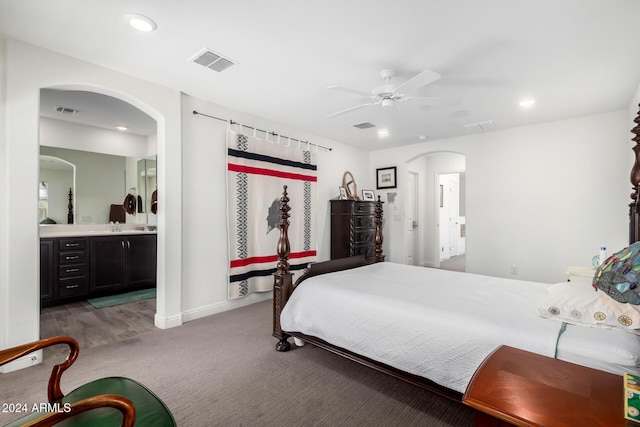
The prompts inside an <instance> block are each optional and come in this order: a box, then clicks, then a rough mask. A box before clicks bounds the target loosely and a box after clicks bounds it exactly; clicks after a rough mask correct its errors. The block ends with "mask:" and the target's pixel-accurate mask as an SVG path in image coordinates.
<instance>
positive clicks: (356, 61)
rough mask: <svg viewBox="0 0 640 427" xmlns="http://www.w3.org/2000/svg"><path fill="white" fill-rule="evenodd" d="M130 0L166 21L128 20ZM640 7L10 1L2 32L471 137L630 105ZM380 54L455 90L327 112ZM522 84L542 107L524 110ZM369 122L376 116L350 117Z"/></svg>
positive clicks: (323, 129) (267, 109)
mask: <svg viewBox="0 0 640 427" xmlns="http://www.w3.org/2000/svg"><path fill="white" fill-rule="evenodd" d="M132 12H135V13H141V14H144V15H147V16H149V17H150V18H152V19H153V20H155V22H156V23H157V25H158V28H157V30H156V31H155V32H152V33H139V32H136V31H134V30H133V29H131V28H130V27H129V26H128V25H127V24H126V23H125V21H124V19H123V16H124V15H125V14H127V13H132ZM639 19H640V1H637V0H607V1H604V0H537V1H533V0H529V1H524V0H484V1H478V0H457V1H452V0H395V1H393V2H390V1H388V0H387V1H378V0H373V1H372V0H348V1H347V0H340V1H337V0H329V1H323V2H320V1H316V2H308V1H300V0H272V1H255V0H217V1H212V0H183V1H180V2H177V1H157V0H139V1H136V2H131V1H127V0H110V1H102V2H96V1H91V2H89V1H83V0H56V1H50V0H4V1H2V2H0V33H1V34H4V35H6V36H7V37H10V38H14V39H17V40H22V41H24V42H28V43H32V44H35V45H39V46H42V47H44V48H47V49H50V50H53V51H57V52H61V53H63V54H66V55H69V56H72V57H76V58H79V59H82V60H85V61H88V62H92V63H96V64H99V65H102V66H105V67H108V68H112V69H114V70H118V71H121V72H124V73H128V74H133V75H136V76H138V77H141V78H143V79H146V80H149V81H153V82H156V83H159V84H161V85H164V86H168V87H171V88H175V89H178V90H181V91H183V92H185V93H187V94H190V95H193V96H195V97H198V98H201V99H204V100H209V101H212V102H215V103H217V104H220V105H223V106H226V107H229V108H231V109H234V110H238V111H243V112H247V113H250V114H253V115H256V116H259V117H263V118H265V119H269V120H272V121H274V122H277V123H282V124H284V125H287V126H290V127H294V128H298V129H303V130H305V131H309V132H313V133H316V134H319V135H323V136H326V137H328V138H332V139H335V140H338V141H342V142H345V143H348V144H354V145H358V146H362V147H367V148H372V149H375V148H381V147H384V146H397V145H406V144H412V143H417V142H420V140H419V139H418V137H419V135H425V136H427V137H428V138H429V139H440V138H447V137H452V136H456V135H465V134H468V133H469V132H470V131H469V130H468V129H465V128H464V127H463V126H462V125H464V124H469V123H474V122H481V121H487V120H495V122H496V124H497V127H498V129H502V128H508V127H513V126H520V125H524V124H528V123H539V122H546V121H552V120H558V119H563V118H567V117H574V116H581V115H587V114H593V113H599V112H603V111H611V110H615V109H620V108H626V107H628V104H629V102H630V101H631V98H632V95H633V93H634V91H635V89H636V88H637V87H638V84H640V55H638V52H639V50H640V48H639V47H638V42H637V41H636V40H637V31H638V20H639ZM203 48H209V49H211V50H213V51H214V52H216V53H218V54H221V55H223V56H225V57H227V58H229V59H231V60H232V61H234V62H235V63H236V64H235V65H234V66H232V67H231V68H229V69H227V70H225V71H223V72H220V73H218V72H215V71H212V70H209V69H207V68H205V67H202V66H200V65H197V64H194V63H193V62H190V61H189V59H190V58H192V57H193V56H194V55H195V54H196V53H198V52H199V51H200V50H202V49H203ZM385 68H393V69H395V70H396V72H397V76H396V78H395V79H394V82H396V83H401V82H403V81H405V80H407V79H409V78H410V77H412V76H414V75H416V74H417V73H419V72H420V71H422V70H425V69H429V70H433V71H435V72H437V73H439V74H441V75H442V78H441V79H440V80H438V81H436V82H435V83H433V84H430V85H428V86H426V87H424V88H423V89H421V90H420V91H419V93H417V95H422V96H437V97H446V98H453V99H459V100H460V103H459V104H458V105H450V106H441V107H424V106H419V105H412V104H410V103H406V104H396V106H395V107H394V109H393V110H392V111H391V114H386V113H389V112H390V111H389V110H384V111H382V110H381V109H380V108H379V107H368V108H363V109H359V110H356V111H353V112H350V113H346V114H343V115H340V116H337V117H333V118H327V117H326V116H327V115H329V114H331V113H334V112H336V111H340V110H343V109H345V108H348V107H351V106H355V105H358V104H361V103H364V102H366V101H367V100H366V99H363V98H361V97H359V96H357V95H354V94H349V93H342V92H337V91H332V90H328V89H327V86H330V85H338V86H345V87H350V88H354V89H359V90H363V91H370V90H371V89H372V88H373V87H375V86H378V85H380V84H381V83H382V82H383V81H382V79H381V77H380V75H379V72H380V70H382V69H385ZM528 96H531V97H534V98H535V99H536V101H537V102H536V104H535V106H534V107H533V108H530V109H528V110H522V109H520V108H519V106H518V101H519V100H520V99H521V98H523V97H528ZM203 112H204V113H206V111H203ZM228 119H233V117H228ZM363 121H368V122H371V123H374V124H375V125H376V127H374V128H371V129H366V130H360V129H357V128H354V127H353V126H352V125H353V124H355V123H360V122H363ZM247 124H248V125H251V124H250V123H247ZM383 127H384V128H387V129H388V130H389V136H388V137H386V138H379V137H378V136H377V134H376V131H377V130H378V129H380V128H383ZM273 130H275V131H277V129H273Z"/></svg>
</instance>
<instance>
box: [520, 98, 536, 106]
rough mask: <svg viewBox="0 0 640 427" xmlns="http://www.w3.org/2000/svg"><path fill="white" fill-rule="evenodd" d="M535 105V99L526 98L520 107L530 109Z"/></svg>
mask: <svg viewBox="0 0 640 427" xmlns="http://www.w3.org/2000/svg"><path fill="white" fill-rule="evenodd" d="M535 103H536V100H535V99H533V98H525V99H523V100H522V101H520V106H521V107H522V108H529V107H532V106H533V104H535Z"/></svg>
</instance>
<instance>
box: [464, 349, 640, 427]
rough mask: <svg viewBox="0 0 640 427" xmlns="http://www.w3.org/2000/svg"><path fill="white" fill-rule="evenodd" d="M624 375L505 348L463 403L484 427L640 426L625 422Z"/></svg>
mask: <svg viewBox="0 0 640 427" xmlns="http://www.w3.org/2000/svg"><path fill="white" fill-rule="evenodd" d="M623 395H624V383H623V377H622V376H621V375H614V374H610V373H607V372H603V371H598V370H595V369H591V368H587V367H584V366H580V365H575V364H573V363H568V362H564V361H562V360H557V359H553V358H550V357H546V356H541V355H539V354H535V353H530V352H527V351H524V350H520V349H517V348H513V347H508V346H502V347H499V348H498V349H497V350H495V351H494V352H493V353H491V354H490V355H489V356H488V357H487V358H486V359H485V360H484V362H482V365H480V367H479V368H478V370H477V371H476V373H475V374H474V375H473V378H472V379H471V382H469V385H468V386H467V390H466V392H465V394H464V397H463V399H462V402H463V403H464V404H466V405H469V406H471V407H472V408H474V409H475V410H476V412H475V415H474V425H475V426H476V427H480V426H486V427H488V426H501V427H502V426H511V425H515V426H545V427H555V426H566V427H577V426H580V427H587V426H603V427H605V426H606V427H614V426H640V424H635V423H633V422H631V421H627V420H626V419H625V418H624V400H623Z"/></svg>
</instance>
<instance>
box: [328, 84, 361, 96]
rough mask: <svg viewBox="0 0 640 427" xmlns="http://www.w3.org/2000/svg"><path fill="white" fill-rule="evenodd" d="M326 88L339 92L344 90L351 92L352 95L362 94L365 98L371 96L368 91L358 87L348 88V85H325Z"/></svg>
mask: <svg viewBox="0 0 640 427" xmlns="http://www.w3.org/2000/svg"><path fill="white" fill-rule="evenodd" d="M327 89H331V90H337V91H340V92H346V93H350V94H353V95H359V96H364V97H366V98H370V97H371V96H372V95H371V93H370V92H365V91H363V90H358V89H350V88H348V87H342V86H327Z"/></svg>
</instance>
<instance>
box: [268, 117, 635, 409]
mask: <svg viewBox="0 0 640 427" xmlns="http://www.w3.org/2000/svg"><path fill="white" fill-rule="evenodd" d="M639 107H640V105H639ZM634 122H635V123H636V126H635V127H634V128H633V129H632V130H631V133H632V134H633V135H634V137H633V138H632V141H634V142H635V145H634V147H633V152H634V153H635V163H634V165H633V168H632V169H631V177H630V178H631V186H632V189H633V192H632V193H631V203H630V204H629V244H632V243H635V242H637V241H638V240H640V189H639V186H640V110H639V111H638V114H637V116H636V118H635V119H634ZM280 202H281V206H280V238H279V240H278V246H277V253H278V265H277V271H276V273H274V284H273V336H274V337H276V338H277V339H278V343H277V344H276V350H277V351H282V352H284V351H288V350H289V349H290V348H291V344H290V343H289V341H288V338H289V337H293V338H299V339H301V340H303V341H305V342H307V343H310V344H313V345H316V346H318V347H321V348H324V349H326V350H329V351H331V352H333V353H335V354H338V355H340V356H343V357H346V358H347V359H350V360H353V361H355V362H358V363H360V364H362V365H365V366H368V367H370V368H373V369H376V370H378V371H380V372H384V373H386V374H389V375H391V376H393V377H395V378H398V379H400V380H402V381H406V382H408V383H410V384H413V385H415V386H418V387H421V388H424V389H427V390H429V391H432V392H434V393H436V394H439V395H441V396H444V397H447V398H450V399H453V400H456V401H462V394H461V393H459V392H456V391H454V390H451V389H448V388H446V387H443V386H441V385H439V384H436V383H434V382H433V381H430V380H428V379H426V378H423V377H420V376H416V375H413V374H409V373H407V372H404V371H401V370H399V369H396V368H394V367H391V366H389V365H386V364H383V363H380V362H377V361H375V360H372V359H369V358H367V357H364V356H361V355H359V354H356V353H353V352H351V351H349V350H345V349H344V348H341V347H337V346H334V345H332V344H330V343H328V342H326V341H323V340H321V339H319V338H316V337H312V336H308V335H305V334H301V333H299V332H285V331H283V330H282V328H281V327H280V313H281V312H282V309H283V308H284V306H285V304H286V303H287V301H288V300H289V297H290V296H291V293H292V292H293V291H294V290H295V289H296V287H297V286H298V285H299V284H300V283H301V282H302V281H303V280H305V279H307V278H309V277H313V276H317V275H319V274H324V273H329V272H333V271H341V270H347V269H350V268H355V267H360V266H363V265H367V264H370V263H374V262H381V261H384V255H383V254H382V240H383V237H382V203H383V202H382V201H381V200H380V196H378V200H377V202H376V208H375V222H376V231H375V237H374V243H375V251H374V256H373V257H372V258H371V259H370V260H367V259H365V258H364V256H356V257H349V258H342V259H335V260H331V261H325V262H319V263H313V264H309V266H308V267H307V269H306V270H305V272H304V273H303V274H302V275H301V276H300V278H299V279H298V280H297V281H296V282H295V283H293V275H292V274H291V273H290V272H289V253H290V243H289V235H288V229H289V210H291V208H290V207H289V197H288V195H287V186H286V185H285V186H284V188H283V193H282V197H281V198H280Z"/></svg>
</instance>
